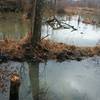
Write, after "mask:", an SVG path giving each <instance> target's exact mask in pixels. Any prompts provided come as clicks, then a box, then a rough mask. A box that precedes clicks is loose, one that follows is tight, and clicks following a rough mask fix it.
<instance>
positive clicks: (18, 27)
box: [0, 12, 30, 40]
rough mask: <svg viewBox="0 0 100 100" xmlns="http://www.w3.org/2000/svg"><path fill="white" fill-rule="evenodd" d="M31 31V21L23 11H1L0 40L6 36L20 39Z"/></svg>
mask: <svg viewBox="0 0 100 100" xmlns="http://www.w3.org/2000/svg"><path fill="white" fill-rule="evenodd" d="M29 31H30V22H29V21H25V20H23V19H22V14H21V13H14V12H9V13H0V40H2V39H4V38H5V37H7V38H11V39H16V40H19V39H20V38H22V37H23V36H24V35H25V34H26V33H28V32H29Z"/></svg>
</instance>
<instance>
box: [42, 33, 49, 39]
mask: <svg viewBox="0 0 100 100" xmlns="http://www.w3.org/2000/svg"><path fill="white" fill-rule="evenodd" d="M49 35H50V34H47V35H46V36H45V37H43V38H41V40H44V39H45V38H47V37H48V36H49Z"/></svg>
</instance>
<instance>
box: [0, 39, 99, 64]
mask: <svg viewBox="0 0 100 100" xmlns="http://www.w3.org/2000/svg"><path fill="white" fill-rule="evenodd" d="M95 55H98V56H99V55H100V46H99V45H98V46H95V47H76V46H74V45H66V44H63V43H55V42H52V41H50V40H45V39H44V40H41V41H40V42H39V43H38V44H37V46H36V47H35V48H33V47H32V45H31V42H30V41H29V38H26V37H24V38H23V39H21V40H20V41H19V42H16V41H14V40H7V39H5V40H4V41H0V62H2V61H7V60H17V61H25V60H28V59H29V60H32V61H39V62H43V61H44V60H48V59H56V60H58V61H64V60H67V59H70V60H78V61H80V60H82V58H83V57H92V56H95Z"/></svg>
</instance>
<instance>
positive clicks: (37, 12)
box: [31, 0, 44, 46]
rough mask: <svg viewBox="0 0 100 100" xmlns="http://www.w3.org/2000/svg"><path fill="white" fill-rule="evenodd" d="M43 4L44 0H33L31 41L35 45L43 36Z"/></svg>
mask: <svg viewBox="0 0 100 100" xmlns="http://www.w3.org/2000/svg"><path fill="white" fill-rule="evenodd" d="M43 4H44V0H33V8H32V10H33V11H32V38H31V43H32V45H33V46H35V45H36V44H37V42H38V41H39V40H40V38H41V22H42V8H43Z"/></svg>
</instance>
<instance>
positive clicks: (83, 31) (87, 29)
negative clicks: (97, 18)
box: [42, 15, 100, 46]
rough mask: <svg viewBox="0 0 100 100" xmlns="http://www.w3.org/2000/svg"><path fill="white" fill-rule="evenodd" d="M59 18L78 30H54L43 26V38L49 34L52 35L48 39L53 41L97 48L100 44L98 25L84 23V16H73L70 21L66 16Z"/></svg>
mask: <svg viewBox="0 0 100 100" xmlns="http://www.w3.org/2000/svg"><path fill="white" fill-rule="evenodd" d="M57 18H58V19H59V20H60V21H62V22H63V23H66V24H69V25H71V26H74V28H75V29H77V30H73V29H72V28H68V29H62V28H61V29H57V30H53V29H52V28H51V27H50V26H49V27H47V26H46V25H43V26H42V35H43V36H46V34H47V32H48V34H50V35H49V37H48V38H49V39H51V40H53V41H56V42H63V43H66V44H72V45H78V46H95V45H96V44H98V41H99V40H100V28H99V27H98V28H97V25H91V24H85V23H83V22H82V21H83V19H84V18H83V16H82V17H80V16H79V15H76V16H71V18H70V19H69V18H68V17H66V16H57Z"/></svg>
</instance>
